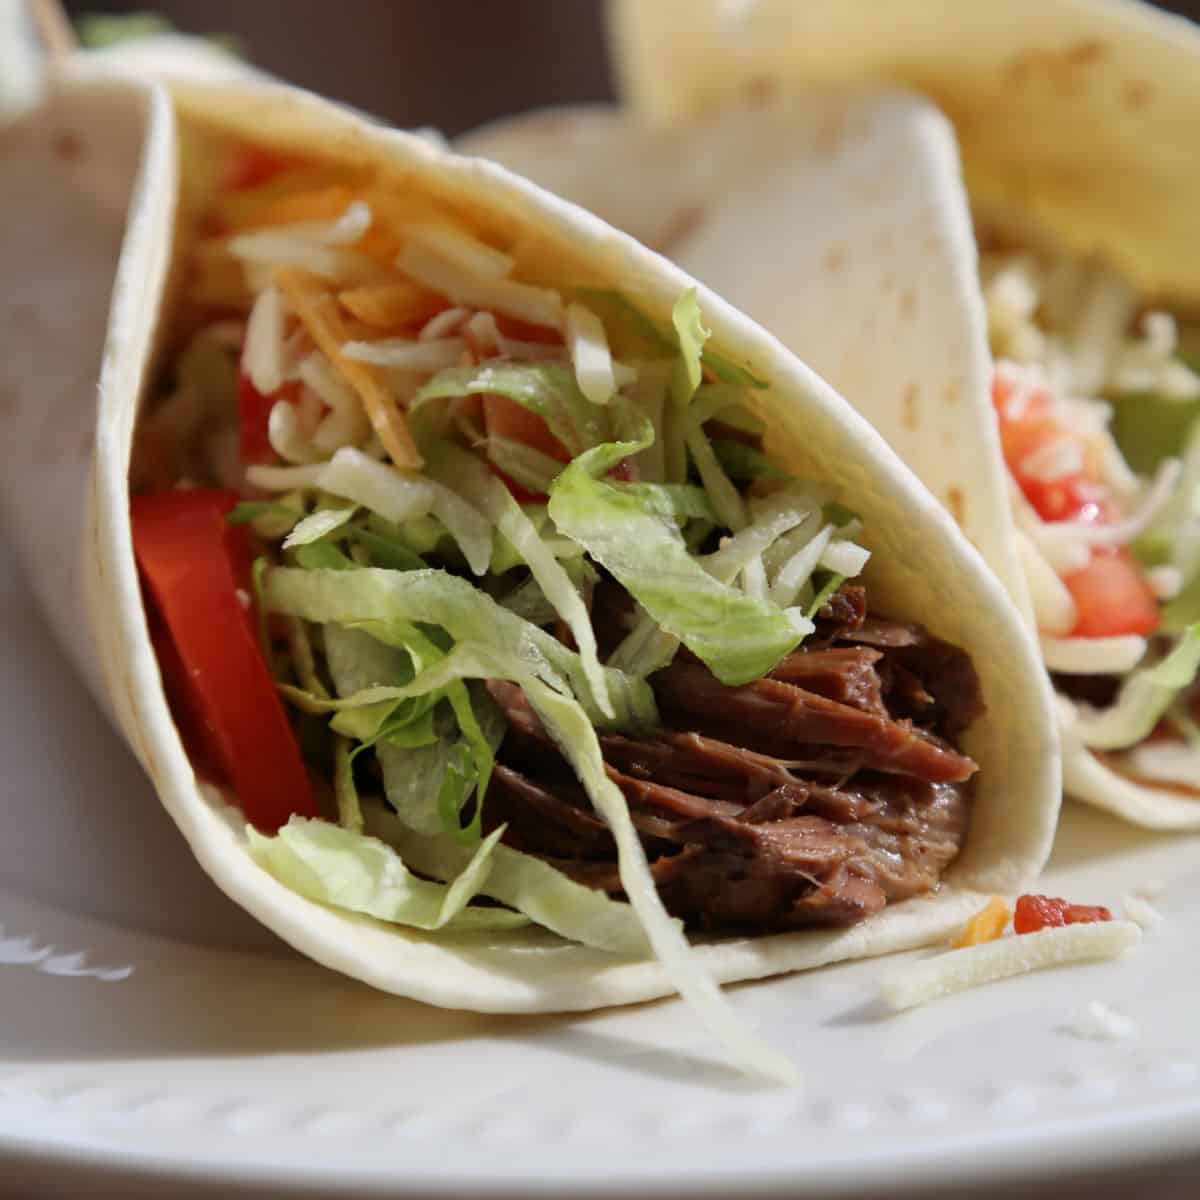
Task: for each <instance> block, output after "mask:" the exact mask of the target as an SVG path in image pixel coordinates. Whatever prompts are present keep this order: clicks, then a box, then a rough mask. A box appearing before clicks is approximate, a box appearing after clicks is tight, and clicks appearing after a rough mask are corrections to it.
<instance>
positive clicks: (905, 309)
mask: <svg viewBox="0 0 1200 1200" xmlns="http://www.w3.org/2000/svg"><path fill="white" fill-rule="evenodd" d="M916 311H917V298H916V296H915V295H913V293H912V291H911V289H906V290H905V291H903V292H902V293H901V294H900V315H901V316H902V317H904V318H905V319H906V320H911V319H912V317H913V315H914V314H915V313H916Z"/></svg>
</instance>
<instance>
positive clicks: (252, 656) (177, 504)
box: [130, 490, 319, 832]
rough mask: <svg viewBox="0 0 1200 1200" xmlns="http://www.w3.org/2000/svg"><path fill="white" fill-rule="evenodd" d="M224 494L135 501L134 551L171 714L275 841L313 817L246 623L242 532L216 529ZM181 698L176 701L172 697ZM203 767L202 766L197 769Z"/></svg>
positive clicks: (233, 499) (224, 526)
mask: <svg viewBox="0 0 1200 1200" xmlns="http://www.w3.org/2000/svg"><path fill="white" fill-rule="evenodd" d="M237 499H238V498H237V496H236V495H235V494H234V493H232V492H218V491H201V490H194V491H174V492H154V493H149V494H147V495H142V496H135V497H134V498H133V500H132V503H131V505H130V516H131V519H132V523H133V549H134V554H135V555H136V557H137V561H138V566H139V567H140V568H141V573H142V579H143V581H144V582H145V585H146V588H147V590H148V591H149V593H150V598H151V600H152V601H153V608H154V610H155V611H156V612H157V614H158V615H159V616H160V617H161V620H162V623H163V625H164V626H165V630H162V631H160V637H159V639H158V640H159V643H160V645H161V644H162V636H161V635H162V633H165V634H168V635H169V641H170V644H171V647H172V651H173V652H172V651H168V653H167V654H166V655H165V656H164V657H163V658H162V659H161V660H160V661H161V663H162V670H163V676H164V683H165V685H166V686H167V687H168V688H171V689H172V690H173V691H174V693H175V694H174V697H173V698H174V699H175V701H176V706H177V710H178V711H179V712H181V714H183V716H184V718H185V720H186V719H188V718H190V723H193V724H195V725H196V729H195V733H196V734H197V737H198V741H199V743H200V745H201V747H202V749H203V750H204V752H205V753H204V755H203V756H204V757H205V758H210V759H213V760H215V762H214V763H212V764H211V765H212V766H215V767H216V768H217V769H218V770H219V772H220V774H221V775H222V776H223V778H224V781H226V782H228V783H230V784H231V785H232V787H233V790H234V792H235V793H236V795H237V798H238V802H239V804H240V805H241V807H242V811H243V812H244V813H245V814H246V817H247V819H248V820H249V821H250V822H251V823H252V824H254V825H255V826H257V827H258V828H259V829H263V830H267V831H272V832H273V831H274V830H276V829H278V828H279V827H280V826H281V825H283V824H285V823H286V821H287V819H288V818H289V817H290V816H292V814H293V813H296V814H299V815H301V816H306V817H315V816H318V815H319V814H318V811H317V806H316V802H315V800H314V798H313V791H312V785H311V782H310V781H309V778H308V773H307V772H306V770H305V768H304V762H303V760H302V759H301V757H300V748H299V746H298V745H297V743H296V738H295V735H294V734H293V733H292V727H291V725H290V724H289V723H288V719H287V714H286V713H285V712H284V708H283V702H282V701H281V700H280V698H279V694H278V692H277V691H276V690H275V684H274V682H273V681H272V679H271V676H270V674H269V673H268V671H267V666H266V663H265V662H263V658H262V655H261V653H260V651H259V647H258V642H257V639H256V637H255V633H254V628H253V624H252V621H251V615H250V613H249V612H248V611H247V609H246V608H244V607H243V606H242V604H241V602H240V601H239V600H238V591H239V589H242V590H243V594H245V592H246V590H247V589H248V584H249V573H250V548H249V541H248V537H247V533H246V530H245V528H244V527H241V526H234V525H230V524H229V522H228V521H227V520H226V519H225V518H226V516H227V514H228V513H229V510H230V509H231V508H232V507H233V506H234V505H235V504H236V503H237ZM180 688H182V692H180V691H179V690H177V689H180ZM206 765H207V764H206Z"/></svg>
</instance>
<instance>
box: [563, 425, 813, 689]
mask: <svg viewBox="0 0 1200 1200" xmlns="http://www.w3.org/2000/svg"><path fill="white" fill-rule="evenodd" d="M638 432H639V433H640V436H637V435H636V434H635V438H636V440H633V441H627V442H614V443H611V444H609V445H606V446H599V447H597V448H595V449H593V450H589V451H588V452H587V453H586V454H583V455H581V456H580V457H579V458H577V459H575V461H574V462H572V463H571V464H570V466H568V467H567V469H566V470H565V471H564V472H563V473H562V475H560V476H559V478H558V480H557V481H556V483H555V485H554V488H553V489H552V491H551V493H550V516H551V519H552V520H553V521H554V523H555V524H556V525H557V526H558V528H559V529H560V530H561V531H562V532H563V533H565V534H566V535H567V536H568V537H571V538H573V539H574V540H575V541H577V542H579V543H580V544H581V545H583V546H584V547H585V549H586V550H587V552H588V554H590V555H591V557H592V558H593V559H594V560H595V561H596V562H598V563H600V564H601V565H603V566H604V567H605V568H606V569H607V570H608V571H609V572H611V573H612V574H613V575H614V576H615V577H616V579H617V580H618V582H620V584H621V585H622V586H623V587H624V588H625V590H626V591H627V592H629V594H630V595H631V596H633V598H634V599H635V600H637V602H638V603H639V604H640V605H641V606H642V607H643V608H644V609H645V610H646V612H647V613H648V614H649V616H650V617H651V618H652V619H653V620H654V621H655V622H657V624H658V625H659V626H660V627H661V628H662V629H663V630H664V631H666V633H668V634H670V635H671V636H673V637H677V638H678V639H679V640H680V641H682V642H683V643H684V645H686V646H687V647H688V649H689V650H691V651H692V653H694V654H695V655H696V656H697V657H699V658H701V659H702V660H703V661H704V662H705V663H706V664H707V665H708V667H709V669H710V670H711V671H712V672H713V674H714V675H716V677H717V678H718V679H720V680H721V682H722V683H728V684H739V683H748V682H749V681H750V680H752V679H757V678H759V677H760V676H762V675H765V674H766V673H767V672H768V671H770V670H771V668H772V667H774V666H775V665H776V663H778V662H779V660H780V659H782V658H783V657H784V656H785V655H786V654H787V653H789V652H790V651H791V650H793V649H795V647H796V646H797V645H798V644H799V643H800V641H801V638H802V637H803V636H804V635H803V632H801V631H800V630H798V629H797V627H796V625H795V624H794V623H793V621H792V619H791V618H789V616H788V615H787V614H786V613H785V612H783V611H781V610H780V609H779V608H777V607H775V606H774V605H772V604H770V603H768V602H765V601H763V600H760V599H756V598H754V597H751V596H747V595H745V594H744V593H742V592H740V591H738V590H736V589H735V588H733V587H731V586H729V584H728V583H727V582H722V581H721V580H719V579H717V578H714V577H713V575H712V574H710V573H709V572H708V571H707V570H705V568H704V566H702V565H701V563H700V562H698V561H697V560H696V559H695V558H693V557H692V555H691V554H690V552H689V551H688V548H687V545H686V544H685V542H684V540H683V538H682V537H681V536H680V533H679V531H678V529H676V528H675V527H674V526H673V525H672V524H670V523H669V522H666V521H664V520H663V519H662V518H661V517H660V516H658V515H656V514H655V513H653V512H650V511H647V509H646V507H645V506H644V504H643V503H641V502H639V500H638V498H637V497H636V496H634V495H630V494H628V493H625V492H622V491H621V490H620V489H619V488H617V487H614V486H613V485H611V484H608V483H604V482H601V481H600V479H599V478H598V477H599V476H602V475H603V474H604V473H605V472H606V471H608V470H609V469H611V468H612V467H613V466H614V465H615V464H616V463H618V462H620V461H621V460H622V459H623V458H626V457H627V456H628V455H630V454H635V453H637V451H638V450H640V449H641V448H642V446H643V445H645V444H646V441H647V440H648V438H649V437H651V436H652V434H651V433H650V432H648V431H647V430H646V429H642V430H640V431H638ZM793 523H796V522H793ZM781 532H782V531H781ZM743 565H744V564H743ZM626 661H627V660H626Z"/></svg>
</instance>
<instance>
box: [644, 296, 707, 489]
mask: <svg viewBox="0 0 1200 1200" xmlns="http://www.w3.org/2000/svg"><path fill="white" fill-rule="evenodd" d="M671 324H672V326H673V327H674V330H675V343H676V347H677V350H678V356H677V358H676V359H675V369H674V373H673V374H672V376H671V404H670V409H669V410H668V411H667V412H666V413H665V414H664V417H663V429H662V439H663V458H664V473H665V476H666V480H667V482H668V483H683V482H684V480H685V479H686V478H687V444H686V443H687V435H688V432H689V424H690V422H689V417H688V406H689V405H690V404H691V402H692V397H693V396H694V395H695V394H696V389H697V388H698V387H699V386H700V381H701V379H702V378H703V373H702V370H701V367H700V356H701V354H702V353H703V351H704V343H705V342H706V341H707V340H708V330H707V329H705V328H704V325H703V322H702V321H701V318H700V304H699V301H698V300H697V299H696V289H695V288H692V289H690V290H689V291H686V292H684V293H683V295H682V296H680V297H679V299H678V300H677V301H676V302H675V307H674V308H673V309H672V310H671ZM639 449H640V447H639Z"/></svg>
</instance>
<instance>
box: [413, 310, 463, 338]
mask: <svg viewBox="0 0 1200 1200" xmlns="http://www.w3.org/2000/svg"><path fill="white" fill-rule="evenodd" d="M470 315H471V313H470V311H469V310H468V309H465V308H446V309H443V310H442V311H441V312H440V313H438V314H437V315H436V316H434V317H430V318H429V320H428V321H426V322H425V324H424V325H422V326H421V332H420V333H418V334H417V341H418V342H436V341H438V340H440V339H441V338H444V337H449V335H450V334H452V333H456V332H457V331H458V328H459V326H460V325H462V323H463V322H464V321H465V320H466V319H467V318H468V317H469V316H470Z"/></svg>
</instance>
